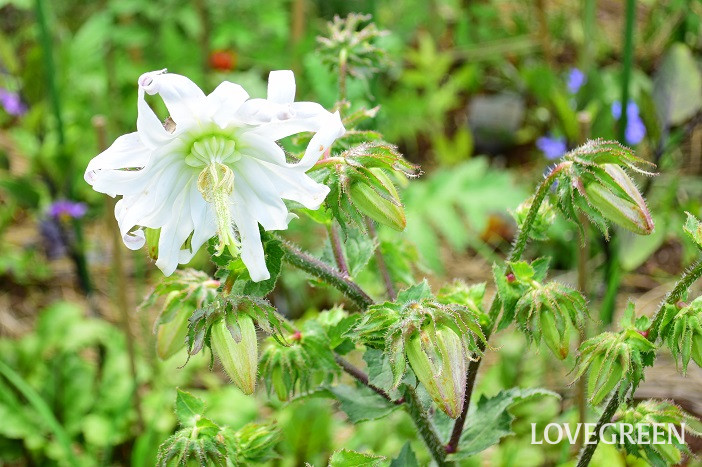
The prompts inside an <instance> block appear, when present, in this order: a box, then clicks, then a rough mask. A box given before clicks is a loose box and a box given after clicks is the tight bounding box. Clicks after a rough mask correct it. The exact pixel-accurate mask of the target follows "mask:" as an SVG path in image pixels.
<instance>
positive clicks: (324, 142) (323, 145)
mask: <svg viewBox="0 0 702 467" xmlns="http://www.w3.org/2000/svg"><path fill="white" fill-rule="evenodd" d="M330 115H331V117H330V118H329V119H328V120H327V121H326V122H325V123H324V125H323V126H322V127H321V128H320V129H319V131H317V133H315V135H314V136H313V137H312V139H311V140H310V144H308V145H307V149H306V150H305V155H304V156H302V159H301V160H300V163H299V164H297V167H299V168H300V169H302V170H307V169H309V168H311V167H312V166H313V165H314V164H316V163H317V161H318V160H319V159H320V158H321V157H322V154H324V151H326V150H327V149H329V147H330V146H331V145H332V143H333V142H334V140H335V139H336V138H339V137H340V136H342V135H343V134H344V133H345V132H346V129H345V128H344V125H343V124H342V123H341V117H340V116H339V112H335V113H334V114H330Z"/></svg>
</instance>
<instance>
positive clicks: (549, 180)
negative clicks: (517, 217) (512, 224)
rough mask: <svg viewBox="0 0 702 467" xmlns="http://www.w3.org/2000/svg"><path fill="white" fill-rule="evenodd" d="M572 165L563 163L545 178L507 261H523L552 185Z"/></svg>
mask: <svg viewBox="0 0 702 467" xmlns="http://www.w3.org/2000/svg"><path fill="white" fill-rule="evenodd" d="M572 164H573V163H572V162H570V161H564V162H561V163H560V164H558V165H557V166H556V167H554V168H553V170H552V171H551V172H550V173H549V174H548V176H547V177H546V178H544V180H543V181H542V182H541V185H539V188H538V189H537V190H536V194H535V195H534V199H533V201H532V202H531V207H530V208H529V212H528V213H527V217H526V219H525V220H524V223H523V224H522V225H521V226H520V228H519V234H518V235H517V240H516V241H515V242H514V247H513V248H512V251H511V252H510V254H509V258H508V259H507V261H509V262H514V261H519V260H520V259H521V257H522V253H524V248H525V247H526V244H527V242H528V241H529V232H530V231H531V228H532V227H533V225H534V221H535V220H536V216H537V215H538V213H539V208H540V207H541V203H543V202H544V199H545V198H546V195H547V194H548V191H549V189H550V188H551V185H552V184H553V181H554V179H555V178H556V176H557V175H558V174H559V173H560V171H561V170H563V169H566V168H568V167H570V166H571V165H572Z"/></svg>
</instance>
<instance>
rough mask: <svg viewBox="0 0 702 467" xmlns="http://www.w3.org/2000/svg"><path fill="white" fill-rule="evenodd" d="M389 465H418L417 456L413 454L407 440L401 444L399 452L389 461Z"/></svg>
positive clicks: (411, 466)
mask: <svg viewBox="0 0 702 467" xmlns="http://www.w3.org/2000/svg"><path fill="white" fill-rule="evenodd" d="M390 467H419V462H418V461H417V456H415V455H414V451H412V446H410V443H409V441H408V442H406V443H405V445H404V446H402V450H401V451H400V454H398V456H397V457H396V458H394V459H393V460H392V462H390Z"/></svg>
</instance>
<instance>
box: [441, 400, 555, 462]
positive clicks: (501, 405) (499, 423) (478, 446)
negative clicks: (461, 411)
mask: <svg viewBox="0 0 702 467" xmlns="http://www.w3.org/2000/svg"><path fill="white" fill-rule="evenodd" d="M542 396H550V397H556V398H558V399H560V396H559V395H558V394H556V393H555V392H552V391H548V390H546V389H539V388H532V389H520V388H512V389H507V390H503V391H500V392H499V393H498V394H497V395H496V396H494V397H490V398H487V397H485V396H483V397H481V398H480V400H479V401H478V403H477V405H476V406H475V407H473V409H472V410H471V411H470V412H469V415H468V422H467V423H466V425H465V427H464V429H463V434H462V435H461V440H460V442H459V444H458V451H457V452H456V453H454V454H450V455H449V456H448V458H447V460H450V461H457V460H461V459H465V458H467V457H470V456H472V455H475V454H477V453H479V452H482V451H484V450H485V449H487V448H489V447H490V446H492V445H494V444H497V443H499V442H500V440H501V439H502V438H504V437H505V436H509V435H511V434H512V421H513V420H514V416H513V415H512V414H510V413H509V408H510V407H511V406H512V405H513V404H514V403H516V402H519V401H523V400H526V399H529V398H532V397H542Z"/></svg>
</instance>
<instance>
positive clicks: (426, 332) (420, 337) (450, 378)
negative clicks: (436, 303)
mask: <svg viewBox="0 0 702 467" xmlns="http://www.w3.org/2000/svg"><path fill="white" fill-rule="evenodd" d="M405 352H406V354H407V360H409V363H410V366H411V367H412V370H413V371H414V374H415V375H416V376H417V379H418V380H419V381H420V382H421V383H422V384H423V385H424V387H425V388H426V390H427V392H428V393H429V395H430V396H431V398H432V399H433V400H434V402H436V403H437V405H438V406H439V407H440V408H441V410H443V411H444V412H445V413H446V415H448V416H449V417H451V418H456V417H458V416H459V415H460V413H461V411H462V410H463V400H464V396H465V393H466V371H467V365H466V361H467V358H466V351H465V348H464V346H463V342H462V340H461V338H460V337H459V336H458V334H456V332H455V331H454V330H453V329H451V328H450V327H448V326H442V325H439V326H437V327H436V329H433V325H430V326H427V329H422V330H420V331H418V332H417V333H415V334H414V335H413V336H412V337H410V339H409V340H408V342H407V344H406V349H405Z"/></svg>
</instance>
